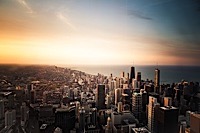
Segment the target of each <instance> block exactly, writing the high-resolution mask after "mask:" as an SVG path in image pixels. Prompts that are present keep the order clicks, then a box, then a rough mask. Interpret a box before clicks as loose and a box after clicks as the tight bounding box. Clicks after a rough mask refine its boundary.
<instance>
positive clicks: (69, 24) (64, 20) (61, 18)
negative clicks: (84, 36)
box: [56, 12, 76, 30]
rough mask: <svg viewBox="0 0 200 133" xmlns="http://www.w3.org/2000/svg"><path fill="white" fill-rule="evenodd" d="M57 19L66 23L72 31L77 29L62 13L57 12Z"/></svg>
mask: <svg viewBox="0 0 200 133" xmlns="http://www.w3.org/2000/svg"><path fill="white" fill-rule="evenodd" d="M56 17H57V18H59V19H60V20H61V21H62V22H64V23H65V24H66V25H67V26H68V27H70V28H71V29H73V30H75V29H76V28H75V26H74V25H73V24H71V22H70V21H69V19H68V18H67V17H66V16H64V15H63V13H62V12H57V13H56Z"/></svg>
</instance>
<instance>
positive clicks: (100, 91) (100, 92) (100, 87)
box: [96, 84, 106, 109]
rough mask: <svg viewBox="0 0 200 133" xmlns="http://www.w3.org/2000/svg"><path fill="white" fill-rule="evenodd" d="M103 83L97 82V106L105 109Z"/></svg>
mask: <svg viewBox="0 0 200 133" xmlns="http://www.w3.org/2000/svg"><path fill="white" fill-rule="evenodd" d="M105 97H106V94H105V85H103V84H99V85H98V87H97V99H96V102H97V108H98V109H105V108H106V105H105Z"/></svg>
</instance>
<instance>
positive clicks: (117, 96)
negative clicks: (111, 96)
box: [115, 88, 122, 106]
mask: <svg viewBox="0 0 200 133" xmlns="http://www.w3.org/2000/svg"><path fill="white" fill-rule="evenodd" d="M121 96H122V89H121V88H117V89H115V105H116V106H117V104H118V102H120V101H121Z"/></svg>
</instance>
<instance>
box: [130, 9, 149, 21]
mask: <svg viewBox="0 0 200 133" xmlns="http://www.w3.org/2000/svg"><path fill="white" fill-rule="evenodd" d="M127 13H128V15H130V16H134V17H137V18H140V19H145V20H152V18H150V17H148V16H146V15H145V14H144V13H143V12H140V11H135V10H128V11H127Z"/></svg>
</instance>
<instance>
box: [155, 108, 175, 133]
mask: <svg viewBox="0 0 200 133" xmlns="http://www.w3.org/2000/svg"><path fill="white" fill-rule="evenodd" d="M158 112H159V113H158V132H159V133H178V113H179V110H178V108H175V107H170V108H169V107H160V109H159V111H158Z"/></svg>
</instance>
